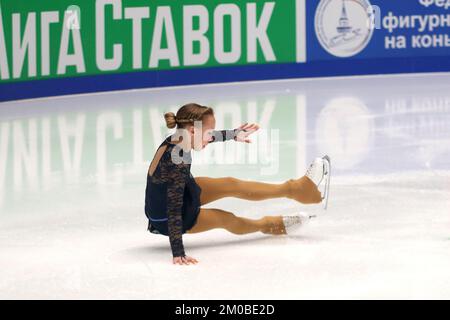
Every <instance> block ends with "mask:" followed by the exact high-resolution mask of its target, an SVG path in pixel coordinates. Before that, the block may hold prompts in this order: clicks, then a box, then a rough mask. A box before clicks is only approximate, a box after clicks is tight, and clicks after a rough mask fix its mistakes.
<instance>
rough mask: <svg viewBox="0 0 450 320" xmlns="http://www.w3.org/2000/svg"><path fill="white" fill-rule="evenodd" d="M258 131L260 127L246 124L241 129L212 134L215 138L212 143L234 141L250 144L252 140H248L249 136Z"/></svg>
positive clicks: (216, 131)
mask: <svg viewBox="0 0 450 320" xmlns="http://www.w3.org/2000/svg"><path fill="white" fill-rule="evenodd" d="M258 129H259V126H258V125H257V124H248V123H244V124H243V125H241V126H240V127H239V128H236V129H233V130H219V131H218V130H215V131H213V132H212V136H213V137H212V141H210V142H216V141H227V140H231V139H233V140H235V141H239V142H247V143H249V142H251V141H250V139H248V136H249V135H251V134H252V133H253V132H255V131H256V130H258Z"/></svg>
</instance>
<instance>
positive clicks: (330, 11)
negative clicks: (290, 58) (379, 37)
mask: <svg viewBox="0 0 450 320" xmlns="http://www.w3.org/2000/svg"><path fill="white" fill-rule="evenodd" d="M372 14H373V10H372V6H371V4H370V2H369V0H322V1H321V2H320V3H319V6H318V7H317V11H316V19H315V25H316V35H317V38H318V39H319V42H320V44H321V45H322V47H323V48H324V49H325V50H326V51H328V52H329V53H330V54H332V55H334V56H336V57H342V58H346V57H351V56H354V55H356V54H358V53H359V52H361V51H362V50H363V49H364V48H365V47H366V46H367V44H368V43H369V42H370V39H371V38H372V34H373V29H374V28H373V27H372V23H371V21H372V18H373V17H372Z"/></svg>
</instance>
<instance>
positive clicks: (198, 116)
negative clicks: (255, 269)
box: [145, 103, 329, 264]
mask: <svg viewBox="0 0 450 320" xmlns="http://www.w3.org/2000/svg"><path fill="white" fill-rule="evenodd" d="M164 117H165V120H166V124H167V127H168V128H175V126H176V127H177V130H176V133H175V134H173V135H172V136H169V137H168V138H166V139H165V140H164V141H163V142H162V143H161V145H160V146H159V147H158V150H157V151H156V153H155V156H154V158H153V160H152V162H151V164H150V167H149V169H148V174H147V187H146V197H145V214H146V216H147V218H148V219H149V224H148V230H149V231H150V232H152V233H155V234H162V235H165V236H169V241H170V246H171V249H172V255H173V263H174V264H190V263H194V264H195V263H197V262H198V261H197V260H196V259H194V258H192V257H189V256H187V255H186V254H185V252H184V247H183V240H182V235H183V234H184V233H198V232H204V231H207V230H211V229H215V228H223V229H226V230H228V231H229V232H231V233H234V234H248V233H253V232H258V231H259V232H262V233H265V234H272V235H281V234H287V229H289V230H292V229H293V228H295V227H296V226H297V227H298V226H300V225H302V224H303V223H304V222H305V221H306V220H308V219H309V218H310V217H309V215H307V214H304V213H296V214H290V215H283V216H265V217H262V218H260V219H255V220H253V219H247V218H242V217H238V216H235V215H234V214H233V213H231V212H228V211H225V210H220V209H205V208H201V206H202V205H204V204H207V203H209V202H212V201H215V200H218V199H221V198H224V197H236V198H241V199H246V200H253V201H257V200H264V199H270V198H280V197H286V198H289V199H293V200H296V201H298V202H301V203H304V204H312V203H319V202H321V201H322V200H323V197H322V195H321V193H320V191H319V189H318V185H319V184H320V183H321V181H322V180H323V178H324V176H326V175H327V173H328V172H329V170H327V169H326V168H327V167H326V165H325V164H327V163H328V160H329V159H328V158H327V157H325V158H322V159H319V158H317V159H316V160H315V161H314V163H313V164H311V166H310V167H309V169H308V171H307V173H306V175H305V176H303V177H301V178H299V179H289V180H288V181H286V182H284V183H281V184H270V183H262V182H255V181H244V180H239V179H236V178H233V177H223V178H209V177H197V178H194V177H193V176H192V174H191V172H190V169H191V160H192V158H191V150H192V149H194V150H201V149H203V148H205V147H206V145H208V143H211V142H217V141H226V140H235V141H238V142H245V143H249V142H251V141H250V139H249V138H248V137H249V135H250V134H252V133H253V132H255V131H256V130H258V129H259V126H258V125H256V124H247V123H246V124H243V125H241V126H240V127H238V128H236V129H233V130H221V131H216V130H214V129H215V122H216V121H215V118H214V111H213V109H212V108H209V107H205V106H200V105H198V104H195V103H190V104H187V105H184V106H183V107H181V108H180V109H179V110H178V111H177V114H176V115H175V114H174V113H172V112H169V113H166V114H165V115H164ZM328 164H329V163H328ZM327 171H328V172H327Z"/></svg>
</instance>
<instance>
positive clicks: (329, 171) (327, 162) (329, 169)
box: [322, 155, 331, 210]
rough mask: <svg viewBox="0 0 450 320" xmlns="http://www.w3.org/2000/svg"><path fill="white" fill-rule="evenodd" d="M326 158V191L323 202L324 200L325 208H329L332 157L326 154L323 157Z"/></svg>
mask: <svg viewBox="0 0 450 320" xmlns="http://www.w3.org/2000/svg"><path fill="white" fill-rule="evenodd" d="M322 159H323V160H324V162H323V163H324V164H323V165H324V180H325V181H324V185H325V188H324V191H323V193H322V194H323V196H322V202H323V209H324V210H327V209H328V199H329V195H330V178H331V159H330V157H329V156H327V155H326V156H324V157H323V158H322Z"/></svg>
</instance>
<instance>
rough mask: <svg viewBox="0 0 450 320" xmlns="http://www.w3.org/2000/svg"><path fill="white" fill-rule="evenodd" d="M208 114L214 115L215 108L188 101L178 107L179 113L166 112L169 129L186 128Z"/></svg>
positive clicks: (165, 116) (165, 117)
mask: <svg viewBox="0 0 450 320" xmlns="http://www.w3.org/2000/svg"><path fill="white" fill-rule="evenodd" d="M206 115H211V116H213V115H214V110H213V109H212V108H210V107H205V106H201V105H199V104H196V103H188V104H185V105H184V106H182V107H181V108H180V109H178V111H177V114H176V115H175V113H173V112H167V113H165V114H164V119H165V120H166V125H167V127H168V128H169V129H172V128H175V126H176V127H177V128H184V127H186V126H188V125H190V124H192V125H193V124H194V121H202V120H203V117H205V116H206Z"/></svg>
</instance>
